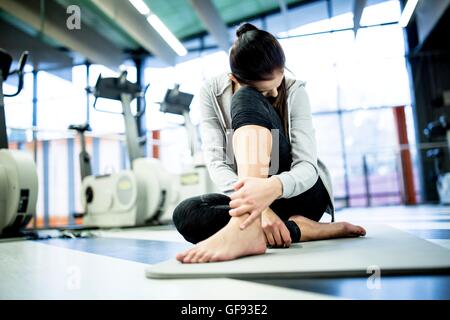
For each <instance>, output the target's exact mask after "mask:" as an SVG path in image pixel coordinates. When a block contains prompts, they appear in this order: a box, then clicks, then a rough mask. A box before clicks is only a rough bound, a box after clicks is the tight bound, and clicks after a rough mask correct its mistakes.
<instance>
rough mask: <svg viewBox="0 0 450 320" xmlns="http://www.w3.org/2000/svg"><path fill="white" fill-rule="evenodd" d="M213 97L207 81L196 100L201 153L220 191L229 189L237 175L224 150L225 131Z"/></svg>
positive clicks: (225, 142)
mask: <svg viewBox="0 0 450 320" xmlns="http://www.w3.org/2000/svg"><path fill="white" fill-rule="evenodd" d="M215 99H216V97H215V96H214V95H213V93H212V90H211V88H210V84H209V82H206V83H205V84H204V85H203V87H202V88H201V90H200V93H199V101H198V103H199V106H200V112H201V122H200V130H201V138H202V146H203V155H204V159H205V162H206V165H207V168H208V172H209V175H210V176H211V179H212V181H213V182H214V184H215V185H216V186H217V187H218V188H219V189H220V190H221V191H226V190H229V189H231V186H232V184H234V183H235V182H236V181H237V180H238V176H237V174H236V173H235V171H234V170H233V163H234V162H233V161H234V158H232V157H230V156H228V155H227V152H226V150H227V149H226V147H227V139H226V134H227V133H226V132H224V129H222V126H221V124H220V120H219V116H218V114H217V113H218V112H219V111H218V110H217V109H216V107H215V106H216V101H215Z"/></svg>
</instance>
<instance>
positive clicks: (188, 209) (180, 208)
mask: <svg viewBox="0 0 450 320" xmlns="http://www.w3.org/2000/svg"><path fill="white" fill-rule="evenodd" d="M200 203H201V199H200V197H192V198H188V199H185V200H183V201H181V202H180V203H179V204H178V205H177V207H176V208H175V210H174V211H173V216H172V220H173V223H174V225H175V227H176V228H177V229H178V231H179V232H180V233H182V231H184V230H185V229H186V228H188V227H189V225H192V223H193V221H192V220H193V218H194V216H195V212H196V210H198V207H199V206H200Z"/></svg>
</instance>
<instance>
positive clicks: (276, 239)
mask: <svg viewBox="0 0 450 320" xmlns="http://www.w3.org/2000/svg"><path fill="white" fill-rule="evenodd" d="M236 34H237V40H236V41H235V42H234V44H233V46H232V48H231V51H230V67H231V74H228V75H226V74H223V75H221V76H218V77H215V78H212V79H210V80H209V81H207V82H206V84H205V85H204V86H203V88H202V90H201V93H200V104H201V108H202V109H201V113H202V141H203V150H204V154H205V160H206V163H207V165H208V170H209V173H210V175H211V178H212V180H213V181H214V183H215V184H216V185H217V186H218V187H220V188H221V189H222V190H223V191H224V193H226V190H231V191H233V193H231V195H230V196H227V195H225V194H218V193H215V194H205V195H202V196H198V197H193V198H189V199H187V200H184V201H183V202H181V203H180V204H179V205H178V206H177V208H176V209H175V211H174V215H173V221H174V223H175V226H176V228H177V229H178V231H179V232H180V233H181V234H182V235H183V237H184V238H185V239H186V240H187V241H189V242H192V243H196V244H197V245H196V246H194V247H193V248H191V249H189V250H186V251H185V252H182V253H179V254H178V255H177V259H178V260H179V261H181V262H183V263H202V262H214V261H225V260H232V259H236V258H238V257H242V256H247V255H257V254H263V253H264V252H265V251H266V247H267V245H269V246H271V247H289V246H290V245H291V243H295V242H299V241H311V240H320V239H330V238H339V237H358V236H364V235H365V233H366V231H365V230H364V229H363V228H362V227H359V226H355V225H352V224H350V223H346V222H336V223H334V206H333V196H332V189H331V180H330V176H329V173H328V171H327V169H326V167H325V166H324V165H323V163H321V162H320V161H319V160H318V159H317V155H316V140H315V136H314V128H313V126H312V120H311V111H310V105H309V100H308V96H307V93H306V91H305V83H304V82H301V81H298V80H297V81H296V80H292V79H288V78H286V77H285V74H284V70H285V56H284V52H283V49H282V47H281V45H280V43H279V42H278V41H277V40H276V39H275V37H274V36H273V35H271V34H270V33H268V32H266V31H263V30H259V29H258V28H256V27H255V26H253V25H251V24H249V23H246V24H244V25H242V26H241V27H240V28H239V29H238V30H237V32H236ZM231 150H232V152H231ZM230 152H231V154H230ZM324 212H327V213H329V214H330V215H331V216H332V223H319V222H318V221H319V220H320V219H321V218H322V215H323V214H324Z"/></svg>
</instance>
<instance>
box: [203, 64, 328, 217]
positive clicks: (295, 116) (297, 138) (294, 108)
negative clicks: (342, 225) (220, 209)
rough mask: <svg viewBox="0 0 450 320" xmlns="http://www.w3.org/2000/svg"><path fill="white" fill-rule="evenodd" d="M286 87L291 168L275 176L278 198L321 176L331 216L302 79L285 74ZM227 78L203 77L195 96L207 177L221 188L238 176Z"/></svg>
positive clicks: (298, 191)
mask: <svg viewBox="0 0 450 320" xmlns="http://www.w3.org/2000/svg"><path fill="white" fill-rule="evenodd" d="M286 86H287V88H288V116H289V121H288V123H289V128H288V135H289V140H290V142H291V153H292V160H293V161H292V165H291V169H290V170H289V171H286V172H282V173H280V174H278V175H276V177H278V178H279V179H280V181H281V183H282V186H283V194H282V196H281V197H282V198H292V197H295V196H297V195H299V194H301V193H303V192H305V191H307V190H308V189H310V188H311V187H312V186H313V185H314V184H315V183H316V182H317V179H318V178H319V176H320V178H321V179H322V182H323V184H324V186H325V188H326V189H327V191H328V194H329V196H330V199H331V203H330V205H329V206H328V208H327V210H326V212H327V213H329V214H331V215H332V217H333V218H334V200H333V191H332V184H331V177H330V174H329V172H328V169H327V168H326V167H325V165H324V164H323V163H322V162H321V161H320V160H319V159H318V158H317V150H316V149H317V148H316V139H315V131H314V128H313V125H312V116H311V107H310V103H309V98H308V95H307V93H306V90H305V82H303V81H299V80H293V79H288V78H286ZM232 95H233V93H232V85H231V80H230V79H229V78H228V75H227V74H226V73H224V74H221V75H219V76H216V77H213V78H211V79H209V80H207V81H206V82H205V83H204V85H203V87H202V89H201V90H200V93H199V96H198V98H197V99H198V103H199V105H200V112H201V124H200V127H201V137H202V142H203V154H204V158H205V162H206V165H207V167H208V171H209V174H210V176H211V179H212V180H213V182H214V183H215V184H216V186H217V187H218V188H219V189H220V190H221V191H223V192H225V191H226V190H230V189H232V185H233V184H234V183H235V182H236V181H237V180H238V176H237V167H236V164H235V162H234V159H233V157H232V144H231V142H232V139H231V136H232V131H231V112H230V106H231V97H232Z"/></svg>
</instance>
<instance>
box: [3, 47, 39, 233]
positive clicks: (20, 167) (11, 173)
mask: <svg viewBox="0 0 450 320" xmlns="http://www.w3.org/2000/svg"><path fill="white" fill-rule="evenodd" d="M27 58H28V52H26V51H25V52H24V53H23V54H22V56H21V57H20V60H19V67H18V69H17V70H14V71H10V68H11V63H12V57H11V55H9V54H8V53H7V52H6V51H3V50H2V49H0V235H2V236H15V235H18V234H20V232H21V229H22V228H24V227H25V226H26V225H27V224H28V223H29V222H30V220H31V218H32V217H33V216H34V215H35V214H36V202H37V194H38V178H37V170H36V165H35V163H34V161H33V159H32V157H31V156H29V155H28V154H26V153H24V152H20V151H18V150H8V135H7V130H6V116H5V105H4V97H14V96H16V95H18V94H19V93H20V91H21V90H22V88H23V69H24V67H25V63H26V61H27ZM13 74H17V76H18V78H19V84H18V87H17V90H16V92H15V93H13V94H4V93H3V82H4V81H6V79H7V78H8V76H10V75H13Z"/></svg>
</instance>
